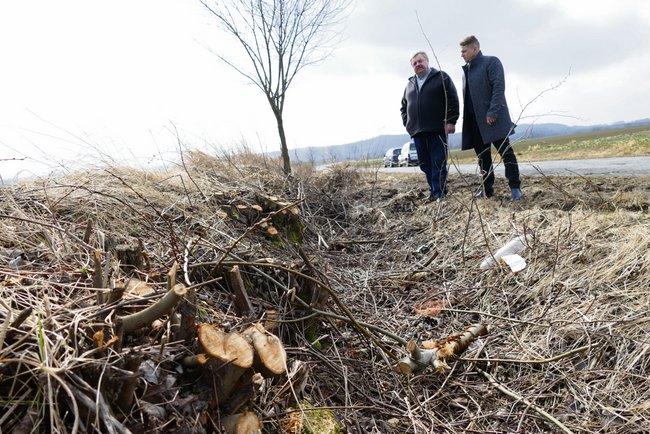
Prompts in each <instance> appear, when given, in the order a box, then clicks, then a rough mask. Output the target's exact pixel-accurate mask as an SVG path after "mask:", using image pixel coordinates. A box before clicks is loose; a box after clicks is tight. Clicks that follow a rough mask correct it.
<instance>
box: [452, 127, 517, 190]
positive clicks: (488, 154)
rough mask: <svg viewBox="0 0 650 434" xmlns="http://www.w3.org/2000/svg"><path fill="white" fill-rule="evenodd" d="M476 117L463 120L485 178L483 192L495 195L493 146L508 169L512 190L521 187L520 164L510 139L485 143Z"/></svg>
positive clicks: (464, 128) (507, 174) (509, 183)
mask: <svg viewBox="0 0 650 434" xmlns="http://www.w3.org/2000/svg"><path fill="white" fill-rule="evenodd" d="M476 122H477V121H476V117H475V116H473V115H469V116H468V115H467V114H466V115H465V116H464V119H463V130H464V131H465V132H466V133H469V135H470V141H471V143H472V145H473V146H474V152H476V156H477V157H478V165H479V168H480V169H481V174H482V177H483V191H484V192H485V195H486V196H488V197H489V196H492V195H493V194H494V167H493V166H492V145H494V147H495V148H496V149H497V152H498V153H499V155H501V159H502V160H503V165H504V166H505V169H506V178H507V179H508V186H509V187H510V188H511V189H512V188H520V187H521V179H520V178H519V164H518V163H517V156H516V155H515V152H514V151H513V150H512V146H510V139H509V138H508V137H505V138H503V139H499V140H495V141H494V142H490V143H483V139H482V138H481V132H480V131H479V129H478V124H477V123H476Z"/></svg>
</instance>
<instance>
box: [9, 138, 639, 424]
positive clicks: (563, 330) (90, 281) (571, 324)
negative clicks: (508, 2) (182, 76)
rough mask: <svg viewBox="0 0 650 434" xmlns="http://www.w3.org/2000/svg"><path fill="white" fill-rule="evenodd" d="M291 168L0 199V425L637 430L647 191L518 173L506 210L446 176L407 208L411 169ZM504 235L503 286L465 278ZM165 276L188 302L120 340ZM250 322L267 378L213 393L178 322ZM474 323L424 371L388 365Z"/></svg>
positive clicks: (220, 367)
mask: <svg viewBox="0 0 650 434" xmlns="http://www.w3.org/2000/svg"><path fill="white" fill-rule="evenodd" d="M635 140H636V139H635ZM548 145H549V146H551V144H550V143H549V144H548ZM622 146H623V145H622ZM527 152H528V151H527ZM530 152H533V151H532V147H531V150H530ZM242 161H246V163H245V164H244V163H242ZM294 169H295V170H294V171H295V173H294V175H292V176H289V177H287V176H284V175H282V173H281V171H280V169H279V164H278V163H277V161H269V160H263V159H259V158H257V159H256V158H253V156H245V158H241V157H240V156H235V155H231V156H229V158H219V159H216V158H213V157H211V156H209V155H205V154H202V153H197V152H189V153H186V155H185V156H184V160H183V164H179V166H178V167H176V168H173V169H169V170H168V171H164V172H144V171H139V170H134V169H127V168H119V167H106V168H99V169H95V170H92V171H87V172H79V173H75V174H72V175H68V176H63V177H58V178H48V179H38V180H31V181H25V182H19V183H16V184H14V185H11V186H3V187H0V196H1V197H2V200H1V201H0V225H1V227H0V432H7V433H9V432H13V433H28V432H58V433H76V432H88V433H107V432H115V433H126V432H143V431H145V430H146V431H149V432H156V433H212V432H220V429H221V428H220V426H221V425H222V422H225V421H226V420H227V419H228V417H239V416H238V415H240V414H243V413H246V414H247V415H251V416H252V417H254V418H257V419H258V420H259V421H260V422H261V424H262V428H261V431H262V432H265V433H280V432H281V433H303V432H304V433H343V432H349V433H459V432H466V433H500V432H519V433H524V432H525V433H532V432H544V433H546V432H567V433H568V432H573V433H637V432H649V431H650V357H649V355H650V340H649V339H648V331H649V330H650V291H649V289H648V288H650V219H649V214H648V210H649V208H650V178H648V177H635V178H624V177H619V178H581V177H543V176H538V177H534V178H533V177H531V178H526V179H524V192H525V196H524V198H523V200H522V201H520V202H511V201H510V200H509V198H508V194H507V193H508V192H507V189H506V186H505V181H504V180H503V179H497V186H496V187H497V191H496V193H497V194H496V196H495V198H493V199H491V200H485V201H476V200H474V199H473V198H472V197H473V193H474V192H475V191H476V190H477V188H478V183H477V179H475V178H474V177H461V176H459V175H453V176H452V177H451V179H450V192H451V194H450V195H449V196H448V198H447V199H445V200H444V201H442V202H437V203H424V202H423V201H422V199H423V198H424V197H425V189H424V186H425V181H424V177H423V176H422V175H421V174H418V175H396V174H388V173H378V172H376V171H375V172H372V171H362V170H357V169H354V168H352V167H351V166H348V165H339V166H333V167H331V168H329V169H328V170H326V171H323V172H315V171H313V169H312V168H310V167H295V168H294ZM292 210H295V211H292ZM517 236H525V237H527V241H526V244H525V248H524V250H523V251H521V252H520V253H519V254H520V256H521V257H522V258H523V259H524V260H525V262H526V266H525V268H524V269H523V270H521V271H519V272H517V273H514V272H512V271H510V269H509V268H508V266H507V265H497V266H494V267H492V268H488V269H485V270H483V269H480V267H479V264H480V263H481V261H482V260H483V259H484V258H486V257H489V256H490V255H491V254H493V253H494V252H496V250H498V249H499V248H500V247H501V246H503V245H504V244H505V243H507V242H508V241H509V240H511V239H513V238H515V237H517ZM121 246H127V247H128V246H130V249H131V250H128V249H127V250H128V251H131V252H135V256H124V255H123V253H122V254H121V253H120V252H124V248H123V247H121ZM175 264H176V265H175ZM235 265H237V267H238V268H239V269H240V270H241V277H242V284H243V286H240V287H237V285H236V284H235V283H233V282H234V281H232V280H231V279H230V276H232V273H233V268H234V266H235ZM129 278H138V279H139V280H140V281H142V282H146V283H147V284H148V286H149V287H150V288H151V291H150V292H148V293H147V294H144V295H142V293H138V294H141V295H138V294H136V293H131V292H129V291H127V290H124V288H125V287H127V286H128V285H127V284H126V283H125V282H127V281H128V279H129ZM170 282H171V283H174V282H175V283H178V284H182V286H183V287H184V288H185V289H186V290H187V291H188V293H189V292H192V293H194V294H195V298H194V299H191V298H187V300H185V299H183V301H182V302H181V303H180V304H179V305H178V307H176V306H174V307H172V308H171V311H164V312H161V313H157V314H156V319H155V321H153V322H151V321H149V322H146V323H144V325H141V326H139V327H137V328H135V329H133V330H130V329H129V330H127V331H125V330H124V329H123V327H122V324H123V318H125V317H126V316H128V315H130V314H134V313H136V314H137V313H139V312H142V311H144V310H145V309H148V308H150V307H151V306H152V305H154V304H155V305H158V303H159V302H160V300H162V299H163V295H164V294H166V293H167V292H168V286H169V285H170ZM237 288H239V290H242V288H243V290H244V291H245V292H247V294H248V298H249V301H250V308H251V310H250V311H249V312H247V313H238V310H239V309H240V307H238V305H237V303H235V302H236V301H238V300H239V301H241V297H240V296H237V295H234V294H235V292H234V291H235V290H236V289H237ZM123 290H124V293H123V292H122V291H123ZM188 312H191V313H188ZM187 318H191V320H192V321H191V323H186V322H183V321H185V320H186V319H187ZM179 321H180V322H179ZM258 322H259V323H260V324H262V325H264V326H265V327H266V328H267V330H268V332H267V333H268V334H269V336H270V335H274V336H277V337H278V338H279V340H280V342H281V343H282V345H283V346H284V348H285V350H286V368H287V370H286V372H284V373H283V374H280V375H276V376H268V375H267V374H266V373H264V372H263V371H259V370H257V369H255V370H254V371H248V370H247V371H246V373H245V374H242V376H241V377H237V378H239V380H238V381H237V382H235V383H234V392H233V393H232V394H229V395H222V394H220V391H223V390H224V383H225V382H227V381H229V379H232V377H229V375H234V374H233V372H235V371H237V370H236V369H235V368H233V367H232V366H231V363H234V362H233V361H230V362H217V361H216V359H210V358H209V357H208V358H207V360H208V361H207V362H204V364H201V363H203V362H197V361H198V360H203V359H201V358H200V357H196V356H197V355H198V354H202V353H204V352H205V348H203V347H202V345H201V344H199V343H198V342H197V340H196V338H195V332H194V330H195V326H197V325H198V324H199V323H209V324H213V325H214V326H215V327H217V328H218V329H220V330H223V331H224V332H226V333H243V330H245V329H246V328H247V327H248V326H249V325H250V324H252V323H258ZM179 324H185V326H182V325H179ZM474 324H483V325H484V326H485V327H486V328H487V334H486V335H484V336H481V337H478V338H476V339H472V340H471V342H470V343H469V344H468V346H467V349H466V350H465V351H464V352H463V353H462V354H460V356H459V357H457V358H451V359H448V360H447V364H448V368H444V367H443V368H441V369H439V370H436V369H434V368H433V367H432V366H425V365H423V366H421V369H418V370H417V372H416V373H415V374H413V375H405V374H402V373H400V372H397V371H396V370H395V369H394V367H395V366H396V362H397V361H398V360H399V359H400V358H404V357H406V356H408V355H409V352H407V350H406V348H407V344H408V342H409V341H413V344H412V345H415V347H418V348H425V347H426V346H427V345H428V346H429V347H430V346H432V345H433V346H435V345H441V343H440V342H438V343H437V344H436V342H437V341H438V340H439V339H446V341H445V342H447V343H453V342H456V341H457V339H458V338H459V336H458V334H460V333H461V332H463V331H464V330H465V329H466V328H468V327H470V326H472V325H474ZM183 327H184V328H183ZM180 331H182V333H181V334H180V335H179V333H180ZM179 336H185V337H184V338H183V339H179ZM242 369H243V368H242ZM226 372H229V374H228V375H226V374H225V373H226ZM237 372H238V374H237V375H239V374H241V372H240V371H237ZM253 373H254V374H255V375H252V374H253ZM249 374H250V375H249ZM224 396H225V399H224ZM230 432H234V431H230Z"/></svg>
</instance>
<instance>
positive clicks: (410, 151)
mask: <svg viewBox="0 0 650 434" xmlns="http://www.w3.org/2000/svg"><path fill="white" fill-rule="evenodd" d="M418 164H420V163H419V162H418V151H417V150H416V149H415V143H413V142H412V141H411V142H406V143H404V145H402V152H400V154H399V157H397V165H398V166H399V167H402V166H404V167H408V166H417V165H418Z"/></svg>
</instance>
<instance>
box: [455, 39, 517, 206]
mask: <svg viewBox="0 0 650 434" xmlns="http://www.w3.org/2000/svg"><path fill="white" fill-rule="evenodd" d="M460 53H461V57H462V58H463V60H464V61H465V62H466V65H465V66H463V72H464V75H463V103H464V107H463V137H462V140H463V144H462V148H463V150H465V149H474V151H475V152H476V155H477V156H478V158H479V166H480V169H481V173H482V181H483V189H482V191H480V192H479V193H478V194H477V195H476V197H479V198H482V197H492V195H493V194H494V188H493V186H494V168H493V167H492V153H491V148H492V145H494V147H495V148H496V149H497V151H498V152H499V154H500V155H501V158H502V159H503V164H504V165H505V172H506V178H507V179H508V185H509V186H510V192H511V195H512V200H519V199H521V196H522V193H521V180H520V179H519V165H518V163H517V157H516V156H515V153H514V151H513V150H512V146H510V140H509V139H508V136H509V135H511V134H512V133H514V129H515V125H514V124H513V122H512V120H511V119H510V113H509V112H508V104H507V103H506V96H505V90H506V84H505V78H504V72H503V65H501V61H500V60H499V59H498V58H497V57H494V56H484V55H483V53H481V46H480V44H479V42H478V39H476V36H473V35H472V36H468V37H466V38H464V39H463V40H462V41H460Z"/></svg>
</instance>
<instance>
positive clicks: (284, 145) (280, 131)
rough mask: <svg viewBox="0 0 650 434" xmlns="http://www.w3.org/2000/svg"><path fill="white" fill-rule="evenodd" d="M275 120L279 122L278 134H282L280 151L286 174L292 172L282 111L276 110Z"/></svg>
mask: <svg viewBox="0 0 650 434" xmlns="http://www.w3.org/2000/svg"><path fill="white" fill-rule="evenodd" d="M273 113H275V120H276V121H277V122H278V134H279V135H280V153H281V155H282V163H283V170H284V173H285V174H286V175H288V174H290V173H291V162H290V160H289V148H288V147H287V137H286V136H285V134H284V120H283V119H282V113H280V112H278V111H276V110H274V111H273Z"/></svg>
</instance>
